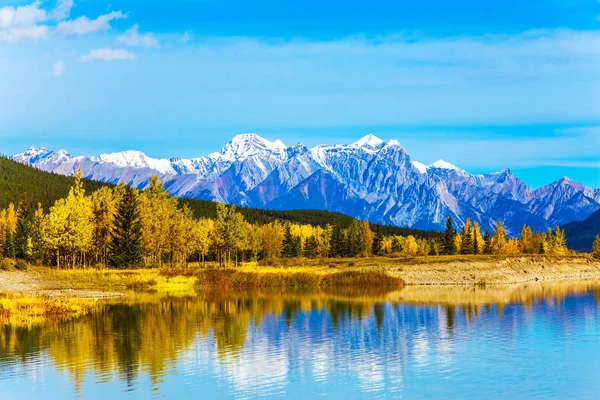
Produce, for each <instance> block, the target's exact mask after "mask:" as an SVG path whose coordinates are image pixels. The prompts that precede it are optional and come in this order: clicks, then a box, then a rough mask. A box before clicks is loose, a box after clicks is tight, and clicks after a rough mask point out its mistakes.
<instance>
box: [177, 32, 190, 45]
mask: <svg viewBox="0 0 600 400" xmlns="http://www.w3.org/2000/svg"><path fill="white" fill-rule="evenodd" d="M192 40H193V39H192V31H191V30H187V31H185V32H183V36H182V37H181V39H180V40H179V41H180V42H181V43H188V42H191V41H192Z"/></svg>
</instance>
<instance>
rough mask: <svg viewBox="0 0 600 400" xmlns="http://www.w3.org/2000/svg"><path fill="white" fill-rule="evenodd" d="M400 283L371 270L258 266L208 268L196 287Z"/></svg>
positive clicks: (325, 285) (341, 285)
mask: <svg viewBox="0 0 600 400" xmlns="http://www.w3.org/2000/svg"><path fill="white" fill-rule="evenodd" d="M402 284H403V282H402V280H401V279H400V278H397V277H392V276H390V275H388V274H386V273H385V272H382V271H380V270H374V269H363V270H351V271H335V270H334V271H331V270H324V269H308V270H307V268H290V269H286V270H281V269H278V268H272V267H258V268H254V269H251V270H248V268H241V269H207V270H203V271H200V272H199V273H198V286H200V287H204V288H240V289H252V288H269V287H276V288H301V289H318V288H326V287H369V286H378V287H401V286H402Z"/></svg>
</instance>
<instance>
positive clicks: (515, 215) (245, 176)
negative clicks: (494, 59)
mask: <svg viewBox="0 0 600 400" xmlns="http://www.w3.org/2000/svg"><path fill="white" fill-rule="evenodd" d="M13 159H14V160H15V161H19V162H21V163H24V164H29V165H32V166H34V167H36V168H39V169H42V170H45V171H49V172H54V173H58V174H62V175H72V174H73V173H75V171H77V170H78V169H81V171H82V172H83V175H84V177H86V178H90V179H95V180H99V181H104V182H110V183H118V182H120V181H123V182H126V183H129V184H131V185H133V186H135V187H138V188H144V187H145V185H147V183H148V179H149V177H150V176H151V175H160V176H161V179H163V180H164V181H165V187H166V188H168V190H169V192H170V193H172V194H173V195H177V196H181V197H191V198H198V199H204V200H213V201H220V202H226V203H230V204H238V205H239V204H243V205H247V206H249V207H258V208H273V209H286V208H287V209H289V208H290V207H291V208H293V207H296V208H298V207H300V208H315V207H316V208H324V209H327V210H328V211H339V212H344V213H346V214H349V215H351V216H353V217H355V218H360V219H368V220H370V221H372V222H381V223H386V224H392V225H398V226H406V227H412V228H420V229H443V228H444V223H445V220H446V218H447V216H448V215H449V214H450V215H452V218H453V219H454V220H455V221H457V224H460V223H461V222H464V221H465V220H466V219H467V218H471V220H473V221H477V222H478V223H479V224H480V225H481V226H482V228H483V229H494V227H495V221H498V220H500V221H502V222H503V223H504V225H505V227H506V229H507V231H508V232H509V234H516V233H518V232H519V230H520V229H521V227H522V225H523V224H524V223H527V224H528V225H530V226H532V228H534V229H535V230H545V229H547V228H548V227H552V226H554V225H556V224H564V223H566V222H570V221H574V220H577V219H584V218H586V217H587V216H589V215H590V214H591V213H592V212H594V211H595V210H597V209H600V189H598V190H594V189H591V188H588V187H586V186H584V185H581V184H578V183H576V182H571V181H570V180H569V179H568V178H566V177H565V178H562V179H561V180H558V181H556V182H554V183H552V184H549V185H546V186H544V187H542V188H539V189H537V190H535V191H533V190H532V189H531V187H529V186H528V185H527V184H525V183H524V182H522V181H521V180H519V179H518V178H517V177H515V176H514V175H512V173H511V171H510V170H508V169H505V170H501V171H498V172H492V173H487V174H480V175H473V174H470V173H469V172H467V171H464V170H462V169H459V168H458V167H457V166H455V165H453V164H451V163H449V162H447V161H444V160H439V161H436V162H434V163H433V164H431V165H429V166H426V165H424V164H423V163H421V162H418V161H415V160H411V158H410V157H409V155H408V154H407V152H406V151H405V150H404V148H402V147H401V146H400V143H399V142H398V141H396V140H388V141H383V140H381V139H380V138H378V137H376V136H374V135H372V134H369V135H366V136H364V137H362V138H361V139H359V140H358V141H356V142H354V143H352V144H337V145H334V144H330V145H317V146H315V147H313V148H310V149H308V148H307V147H306V146H304V145H302V144H301V143H299V144H298V145H295V146H290V147H286V146H285V145H284V144H283V143H282V142H281V141H279V140H276V141H270V140H267V139H265V138H263V137H260V136H259V135H257V134H254V133H245V134H241V135H237V136H235V137H234V138H233V139H232V140H231V141H229V143H227V144H226V145H225V146H224V147H223V148H222V149H221V150H220V151H218V152H216V153H212V154H208V155H204V156H200V157H198V158H192V159H182V158H171V159H155V158H151V157H149V156H147V155H146V154H144V153H143V152H141V151H135V150H128V151H123V152H118V153H110V154H103V155H101V156H98V157H95V156H77V157H72V156H70V155H69V154H68V153H67V152H66V150H59V151H57V152H53V151H49V150H47V149H45V148H42V147H40V148H36V147H32V148H30V149H28V150H27V151H26V152H24V153H21V154H17V155H15V156H14V157H13ZM311 177H312V178H311ZM319 177H321V178H322V179H321V178H320V179H317V178H319Z"/></svg>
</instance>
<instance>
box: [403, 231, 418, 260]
mask: <svg viewBox="0 0 600 400" xmlns="http://www.w3.org/2000/svg"><path fill="white" fill-rule="evenodd" d="M417 250H418V247H417V241H416V239H415V237H414V236H413V235H408V236H407V237H406V240H405V241H404V245H403V247H402V251H403V252H404V253H405V254H407V255H409V256H415V255H417Z"/></svg>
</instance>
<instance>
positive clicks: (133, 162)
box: [99, 150, 175, 174]
mask: <svg viewBox="0 0 600 400" xmlns="http://www.w3.org/2000/svg"><path fill="white" fill-rule="evenodd" d="M99 159H100V160H101V161H103V162H109V163H112V164H115V165H117V166H119V167H124V168H128V167H133V168H150V169H153V170H156V171H158V172H160V173H162V174H172V173H174V172H175V171H174V170H173V167H171V162H170V161H169V160H166V159H156V158H151V157H148V156H147V155H146V154H144V153H143V152H141V151H137V150H127V151H121V152H118V153H109V154H101V155H100V157H99Z"/></svg>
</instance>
